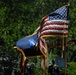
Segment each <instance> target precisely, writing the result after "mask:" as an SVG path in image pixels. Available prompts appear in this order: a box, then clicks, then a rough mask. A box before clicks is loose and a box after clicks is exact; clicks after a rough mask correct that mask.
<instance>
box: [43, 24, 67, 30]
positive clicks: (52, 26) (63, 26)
mask: <svg viewBox="0 0 76 75" xmlns="http://www.w3.org/2000/svg"><path fill="white" fill-rule="evenodd" d="M45 28H68V26H67V25H49V26H48V25H47V26H44V27H43V28H42V29H45Z"/></svg>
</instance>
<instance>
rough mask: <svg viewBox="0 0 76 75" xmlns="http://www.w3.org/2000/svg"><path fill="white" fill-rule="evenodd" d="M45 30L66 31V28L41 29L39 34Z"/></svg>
mask: <svg viewBox="0 0 76 75" xmlns="http://www.w3.org/2000/svg"><path fill="white" fill-rule="evenodd" d="M45 30H68V28H58V27H49V28H44V29H42V30H41V32H43V31H45Z"/></svg>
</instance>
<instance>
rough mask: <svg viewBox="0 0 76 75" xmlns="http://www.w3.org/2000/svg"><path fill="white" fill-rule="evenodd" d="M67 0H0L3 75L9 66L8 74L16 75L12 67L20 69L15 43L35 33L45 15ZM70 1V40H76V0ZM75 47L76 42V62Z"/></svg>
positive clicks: (72, 49)
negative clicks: (17, 66)
mask: <svg viewBox="0 0 76 75" xmlns="http://www.w3.org/2000/svg"><path fill="white" fill-rule="evenodd" d="M67 2H68V0H62V1H61V0H0V68H1V70H0V75H6V73H8V72H7V71H8V70H9V68H10V71H9V73H8V75H12V70H13V69H15V68H16V64H17V61H18V57H17V55H18V52H17V51H16V50H13V46H14V44H15V42H16V41H17V40H18V39H20V38H22V37H25V36H27V35H30V34H32V33H33V32H34V30H35V29H36V28H37V26H38V24H39V23H40V22H41V19H42V17H44V16H45V15H47V14H49V13H50V12H52V11H54V10H56V9H57V8H59V7H61V6H63V5H65V4H67ZM69 3H70V24H69V37H68V40H70V39H72V38H74V39H76V29H75V27H76V25H75V24H76V17H75V16H76V14H75V13H76V8H75V7H76V1H75V0H69ZM51 39H52V40H53V38H51ZM50 42H51V40H50ZM75 50H76V46H75V45H72V46H70V47H69V49H68V53H69V61H76V57H75V54H76V51H75ZM10 66H11V67H10Z"/></svg>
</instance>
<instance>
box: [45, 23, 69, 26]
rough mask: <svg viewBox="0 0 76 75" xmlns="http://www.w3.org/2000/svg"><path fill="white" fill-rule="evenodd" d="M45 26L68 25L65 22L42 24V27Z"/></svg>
mask: <svg viewBox="0 0 76 75" xmlns="http://www.w3.org/2000/svg"><path fill="white" fill-rule="evenodd" d="M47 25H68V23H65V22H47V23H46V24H44V26H47Z"/></svg>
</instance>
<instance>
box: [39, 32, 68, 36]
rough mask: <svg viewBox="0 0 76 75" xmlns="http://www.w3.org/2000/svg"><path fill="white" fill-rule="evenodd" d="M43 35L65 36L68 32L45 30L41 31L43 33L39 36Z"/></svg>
mask: <svg viewBox="0 0 76 75" xmlns="http://www.w3.org/2000/svg"><path fill="white" fill-rule="evenodd" d="M45 35H62V36H63V35H64V36H66V35H68V33H56V32H45V33H43V34H41V35H40V36H45Z"/></svg>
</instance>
